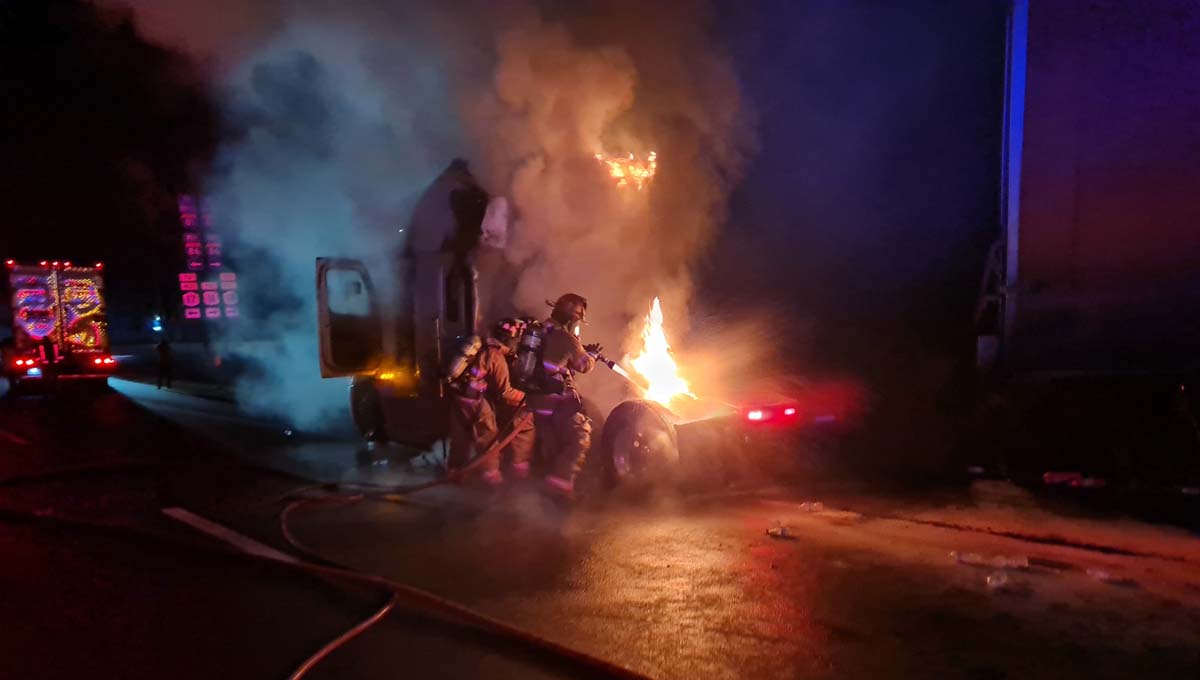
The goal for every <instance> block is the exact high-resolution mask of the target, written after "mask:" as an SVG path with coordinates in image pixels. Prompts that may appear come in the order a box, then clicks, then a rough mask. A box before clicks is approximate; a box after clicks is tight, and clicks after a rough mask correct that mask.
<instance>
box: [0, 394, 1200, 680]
mask: <svg viewBox="0 0 1200 680" xmlns="http://www.w3.org/2000/svg"><path fill="white" fill-rule="evenodd" d="M881 453H882V452H881ZM887 453H889V454H894V453H895V452H887ZM800 454H802V452H798V455H800ZM431 458H432V457H431ZM118 462H123V463H125V464H126V465H125V467H121V468H119V469H113V470H107V469H101V468H98V467H97V468H91V467H87V466H92V465H98V464H110V463H118ZM63 466H73V467H72V469H74V470H76V471H77V474H74V475H71V476H67V477H56V478H50V479H43V480H33V481H26V482H24V483H21V484H17V485H9V486H5V487H0V510H3V511H4V512H3V515H2V517H0V519H3V520H4V521H0V545H2V546H3V554H4V555H5V560H3V561H2V562H0V592H2V593H6V595H5V597H6V600H7V601H6V606H4V607H2V608H0V625H3V626H4V630H5V631H6V634H5V635H4V636H0V640H2V642H0V659H3V660H4V661H3V664H4V667H3V668H2V669H0V676H2V677H20V678H61V677H77V676H83V675H87V676H88V677H129V678H152V677H153V678H162V677H174V678H191V677H196V678H200V677H205V678H211V677H231V678H270V677H280V678H282V677H287V675H288V674H289V673H290V672H291V671H292V670H294V669H295V667H296V666H297V665H298V664H299V663H301V662H302V661H303V660H304V659H305V658H306V656H307V655H308V654H310V653H311V652H313V651H315V650H316V649H317V648H318V647H320V646H321V645H322V644H323V643H324V642H326V641H327V640H329V639H330V638H332V637H334V636H336V635H338V634H339V633H341V632H342V631H344V630H346V629H347V628H349V627H350V626H352V625H354V623H356V622H357V621H359V620H361V619H362V618H365V617H366V616H368V615H370V614H371V612H372V611H374V610H375V609H376V608H377V607H378V606H379V605H380V603H381V600H382V599H383V598H382V596H381V594H380V593H378V592H375V591H372V590H369V589H364V588H361V587H353V586H348V585H346V584H344V583H340V582H336V581H334V580H329V579H321V578H313V577H311V576H307V575H301V574H297V573H295V572H294V571H293V570H290V569H286V568H282V567H277V566H274V565H271V564H265V563H262V562H259V561H253V560H249V559H245V558H243V557H240V556H238V555H236V554H234V553H236V552H237V550H238V548H237V547H236V546H235V545H233V544H230V543H229V542H228V541H227V540H225V539H221V538H215V537H212V536H210V535H207V534H204V533H202V532H198V531H196V530H195V529H194V528H192V527H190V526H186V525H183V524H180V523H179V522H176V521H174V520H172V519H170V518H168V517H166V516H164V515H163V512H162V511H163V509H164V508H184V509H186V510H187V511H188V512H190V513H194V514H195V516H197V517H202V518H205V519H206V520H208V521H210V522H213V523H216V524H217V525H219V526H221V527H223V528H225V529H227V530H229V531H230V532H233V533H234V534H236V536H238V537H240V538H236V539H234V540H235V541H237V540H241V539H242V538H244V539H246V540H249V541H255V542H259V543H261V544H264V545H266V546H269V547H271V548H274V549H277V550H280V551H283V552H286V553H288V554H295V553H294V552H293V551H292V550H291V548H290V546H289V545H288V544H287V543H286V542H285V541H284V540H283V536H282V535H281V533H280V530H279V525H278V513H279V510H280V508H281V502H280V499H281V498H282V497H283V496H284V495H285V494H287V492H288V491H289V490H292V489H295V488H297V487H300V486H302V485H305V484H309V483H311V482H312V481H355V480H358V481H376V482H397V483H399V482H408V481H415V480H422V479H428V478H429V477H430V476H431V475H432V474H433V470H434V468H433V467H432V466H429V465H425V464H424V461H422V460H421V459H417V460H416V461H415V462H414V461H413V460H412V459H411V453H410V452H407V451H389V450H380V451H375V452H372V453H371V454H370V455H364V454H363V452H362V451H360V450H359V448H358V447H357V446H356V445H355V443H354V442H352V441H350V440H348V439H342V438H339V437H336V436H329V435H321V436H314V435H311V434H308V433H303V432H297V431H294V430H293V428H291V427H290V426H289V425H288V423H286V422H282V421H278V420H273V419H269V418H261V417H251V416H246V415H245V414H242V413H240V412H239V411H238V410H237V407H236V406H235V405H234V404H231V403H228V402H222V401H216V400H212V399H206V398H202V397H196V396H193V395H189V394H186V393H183V392H171V391H165V390H164V391H159V390H155V389H154V388H153V387H150V386H146V385H141V384H136V383H128V382H124V381H116V380H114V381H113V389H112V390H111V391H99V392H85V391H81V392H78V393H68V394H60V395H57V396H56V397H53V398H50V397H41V396H27V397H20V398H6V399H3V400H0V477H6V478H7V477H11V476H13V475H28V474H33V473H38V472H46V471H52V470H56V469H61V468H62V467H63ZM19 513H33V514H32V517H34V518H39V517H40V518H41V520H46V521H41V520H39V519H30V518H29V517H30V515H28V514H19ZM53 517H63V518H71V519H76V520H83V521H86V522H89V523H92V524H94V525H97V526H103V527H123V528H126V529H128V530H129V532H128V533H121V532H119V531H107V530H103V529H100V528H86V527H81V526H71V525H63V524H56V523H54V522H53V521H49V520H50V518H53ZM22 518H24V519H22ZM290 527H291V529H292V531H293V532H294V534H295V536H296V537H297V538H298V539H299V540H300V541H302V542H303V544H305V545H306V546H307V547H309V548H310V549H312V550H314V551H316V552H318V553H320V554H321V555H322V556H324V557H325V558H327V559H328V560H331V561H335V562H338V563H341V564H344V565H347V566H350V567H353V568H355V569H358V570H361V571H364V572H369V573H372V574H377V575H380V576H384V577H387V578H390V579H393V580H395V581H399V582H401V583H404V584H409V585H412V586H415V587H419V588H422V589H425V590H427V591H430V592H432V593H435V594H437V595H439V596H442V597H445V598H448V599H450V600H452V601H454V602H457V603H460V604H462V605H465V606H468V607H471V608H473V609H475V610H477V611H478V612H480V613H482V614H485V615H487V616H490V617H492V618H495V619H499V620H501V621H504V622H507V623H509V624H512V625H514V626H517V627H520V628H522V629H524V630H527V631H529V632H531V633H534V634H536V635H539V636H542V637H544V638H546V639H548V640H552V641H555V642H557V643H559V644H562V645H566V646H568V647H571V648H573V649H577V650H580V651H583V652H587V653H589V654H592V655H595V656H597V657H601V658H604V659H607V660H610V661H612V662H615V663H617V664H619V665H621V666H624V667H626V668H629V669H631V670H634V671H636V672H639V673H642V674H644V675H647V676H650V677H656V678H689V679H691V678H698V677H703V678H735V677H752V678H767V677H770V678H777V677H792V678H818V677H819V678H833V677H837V678H845V677H859V678H872V677H922V678H926V677H967V678H1003V677H1012V678H1017V677H1020V678H1026V677H1047V678H1049V677H1056V678H1061V677H1087V678H1097V677H1113V678H1116V677H1135V676H1136V677H1197V676H1198V673H1200V651H1198V650H1200V540H1198V539H1197V537H1196V535H1194V534H1192V533H1189V532H1187V531H1185V530H1182V529H1177V528H1172V527H1168V526H1156V525H1150V524H1146V523H1142V522H1138V521H1134V520H1131V519H1127V518H1122V517H1116V516H1111V515H1106V516H1094V515H1089V514H1088V513H1084V512H1073V511H1071V509H1070V508H1063V507H1049V506H1047V505H1046V504H1045V503H1044V502H1043V501H1042V500H1041V499H1040V498H1038V497H1036V496H1035V495H1033V494H1030V493H1028V492H1027V491H1025V490H1022V489H1019V488H1016V487H1012V486H1011V485H1007V484H1005V483H1002V482H979V483H976V484H974V485H972V486H971V487H969V488H965V487H964V488H961V489H946V490H942V491H939V492H937V493H933V492H929V491H927V490H923V491H921V492H920V493H911V494H907V495H896V494H895V493H889V494H881V493H879V492H877V491H874V490H872V489H871V488H868V487H864V486H861V485H856V484H854V483H851V482H847V481H845V480H829V479H821V480H817V479H812V480H805V479H803V478H801V479H799V480H793V481H791V482H789V483H788V484H787V485H778V484H775V483H773V482H772V481H771V480H758V481H749V480H741V481H740V482H738V483H736V484H733V485H730V484H726V483H723V482H717V481H716V480H714V483H713V484H712V485H711V486H710V487H709V488H690V489H689V490H687V491H686V492H684V491H676V492H667V491H663V492H660V493H656V494H653V495H650V496H646V495H638V496H630V495H622V494H615V495H612V496H610V497H607V498H604V499H601V500H598V501H595V502H591V503H587V504H584V505H583V506H581V507H576V508H571V509H564V508H562V507H560V506H558V505H556V504H553V503H550V502H548V501H546V500H545V499H543V498H542V497H541V496H540V495H539V494H538V493H536V491H534V490H532V489H527V488H512V489H510V490H508V491H506V492H503V493H501V494H499V495H492V494H488V493H485V492H484V491H482V490H478V489H474V488H472V487H469V486H468V487H442V488H438V489H435V490H432V491H430V492H427V493H422V494H418V495H413V496H411V497H408V498H406V499H393V501H391V502H389V501H373V500H360V501H358V502H346V503H325V504H314V505H310V506H306V507H302V508H299V509H297V511H296V512H295V513H293V515H292V516H291V520H290ZM769 532H773V533H775V534H776V535H775V536H772V535H770V534H769ZM581 674H582V669H581V668H580V667H577V666H573V665H570V664H565V663H563V662H561V661H556V660H555V659H554V658H553V657H552V656H548V655H546V654H544V653H539V652H534V651H530V649H528V648H527V647H524V646H521V645H516V644H513V643H512V642H510V641H506V640H504V639H500V638H497V637H494V636H490V635H485V634H481V633H477V632H471V631H470V630H467V629H464V628H463V627H462V626H459V625H450V624H447V623H445V622H444V621H440V620H438V619H437V617H431V616H429V615H428V614H427V613H419V612H414V611H413V610H411V609H410V608H407V607H404V608H402V610H401V611H399V612H397V613H395V614H392V615H390V616H389V617H388V618H386V619H385V620H384V621H383V623H381V624H380V625H378V626H377V627H375V628H373V629H371V630H370V631H369V632H367V633H366V634H365V635H363V636H362V637H361V638H358V639H356V640H354V641H353V642H351V643H349V644H348V645H347V646H346V647H345V648H343V649H341V650H339V651H338V652H336V653H334V654H333V655H331V656H330V657H329V658H328V659H327V660H326V661H324V662H323V663H322V664H320V665H318V666H317V667H316V668H315V669H314V670H313V672H312V674H311V675H310V676H309V677H311V678H392V677H397V676H401V675H403V676H409V677H446V678H459V677H493V678H505V677H511V678H525V677H581Z"/></svg>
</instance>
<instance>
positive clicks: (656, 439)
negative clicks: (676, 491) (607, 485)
mask: <svg viewBox="0 0 1200 680" xmlns="http://www.w3.org/2000/svg"><path fill="white" fill-rule="evenodd" d="M600 451H601V453H602V455H603V457H604V463H605V466H606V468H607V471H608V477H609V479H610V481H612V482H613V483H615V484H620V485H622V486H624V485H631V484H632V485H642V484H654V483H658V482H662V481H665V480H666V479H669V478H671V477H673V476H674V475H675V468H676V466H677V463H678V462H679V439H678V437H677V435H676V432H675V425H674V424H672V422H671V420H670V417H669V413H668V412H667V411H666V409H664V408H663V407H661V406H659V405H658V404H656V403H654V402H649V401H626V402H623V403H621V404H619V405H618V406H617V407H616V408H615V409H613V411H612V413H610V414H609V415H608V419H607V420H606V421H605V424H604V433H603V436H602V437H601V439H600Z"/></svg>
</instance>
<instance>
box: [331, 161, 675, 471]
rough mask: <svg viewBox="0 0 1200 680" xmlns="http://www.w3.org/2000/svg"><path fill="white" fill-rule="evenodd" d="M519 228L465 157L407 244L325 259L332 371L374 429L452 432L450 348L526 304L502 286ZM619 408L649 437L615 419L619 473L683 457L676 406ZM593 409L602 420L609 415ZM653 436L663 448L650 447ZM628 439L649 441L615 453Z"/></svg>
mask: <svg viewBox="0 0 1200 680" xmlns="http://www.w3.org/2000/svg"><path fill="white" fill-rule="evenodd" d="M507 229H508V205H507V202H506V200H505V199H504V198H502V197H492V196H489V195H488V194H487V192H485V191H484V190H483V189H482V188H481V187H480V185H479V184H478V183H477V182H476V181H475V179H474V178H473V177H472V176H471V174H470V172H469V170H468V169H467V167H466V164H465V162H462V161H454V162H453V163H451V164H450V166H449V167H448V168H447V169H446V170H445V171H444V172H443V173H442V174H441V176H439V177H438V178H437V179H436V180H435V181H434V182H433V183H432V184H431V185H430V186H429V188H428V189H427V190H426V191H425V193H424V194H423V196H422V198H421V199H420V201H419V202H418V204H417V206H416V208H415V210H414V213H413V217H412V219H411V221H410V223H409V225H408V227H407V228H406V232H407V234H406V238H405V243H404V245H403V246H402V247H401V248H400V249H398V251H396V252H394V253H389V254H387V255H386V256H380V257H375V258H373V259H370V260H367V259H364V258H358V259H355V258H345V257H320V258H317V260H316V272H315V273H316V294H317V315H318V334H319V355H320V356H319V362H320V369H321V376H322V377H323V378H338V377H341V378H345V377H349V378H351V384H350V413H351V416H352V417H353V420H354V423H355V427H356V429H357V430H358V432H359V433H360V434H361V435H362V437H363V438H364V439H365V440H367V441H369V442H392V443H396V444H401V445H405V446H410V447H414V448H417V449H422V450H427V449H430V448H431V447H432V446H433V445H434V444H435V443H436V442H438V441H440V440H442V439H443V438H445V437H446V436H447V433H448V431H449V409H448V404H447V401H446V395H445V390H444V387H443V381H442V368H443V365H444V361H445V359H446V358H448V357H449V356H450V354H451V353H452V352H453V351H454V349H455V348H457V346H458V344H459V342H460V340H461V338H463V337H466V336H470V335H477V334H481V333H482V329H483V328H485V327H486V325H485V324H484V323H483V322H485V321H486V322H487V323H490V322H491V320H493V319H494V318H499V317H502V316H508V315H511V314H513V313H514V312H515V310H513V309H511V307H506V305H511V302H510V301H509V300H508V298H507V296H506V295H501V293H502V292H503V291H504V289H505V284H504V281H506V280H507V279H506V276H507V275H506V274H505V273H504V272H503V267H502V266H497V263H499V262H501V261H502V257H501V255H502V251H503V248H504V246H505V244H506V241H507ZM481 270H482V271H485V272H486V273H485V274H482V275H481ZM493 293H494V295H493ZM584 398H585V402H586V400H587V395H586V393H585V394H584ZM612 413H613V414H614V415H619V418H617V421H619V425H620V426H619V427H617V428H616V429H617V430H621V431H622V432H624V431H625V430H632V429H636V428H637V427H640V428H641V430H642V434H643V436H642V437H640V438H639V437H636V436H633V435H632V433H631V432H624V434H621V433H618V432H616V431H615V430H614V429H613V427H610V428H608V429H609V432H600V433H598V434H597V436H594V438H593V451H592V458H599V459H600V461H599V463H597V464H599V465H600V466H601V467H602V469H603V470H604V471H605V472H606V474H607V476H609V477H610V478H622V477H632V476H635V475H636V474H638V473H640V472H641V471H642V470H643V469H644V468H645V466H643V465H642V463H643V462H646V463H649V462H650V461H651V460H658V459H662V460H668V461H673V460H674V459H676V458H677V457H678V451H677V449H676V444H675V432H674V424H673V422H672V417H671V415H670V414H669V413H668V412H666V410H665V409H662V408H661V407H658V406H657V405H653V404H649V403H646V402H642V401H639V400H630V401H626V402H623V403H621V404H619V405H618V406H617V407H616V408H615V409H613V411H612ZM590 415H591V417H592V418H593V420H595V421H596V423H597V425H598V426H600V425H602V424H603V423H604V421H605V420H608V419H606V418H603V415H605V414H600V413H596V412H595V410H592V411H591V412H590ZM639 423H640V425H639ZM619 434H621V436H618V435H619ZM624 435H630V436H624ZM651 439H653V441H655V442H657V443H658V444H657V445H658V446H659V447H660V448H658V449H655V448H652V447H648V446H646V445H645V444H646V442H647V441H649V440H651ZM618 441H619V442H623V444H622V445H621V447H623V448H631V447H636V448H638V449H640V450H639V451H637V452H636V453H632V452H630V451H621V452H614V451H613V447H614V446H617V444H616V442H618ZM597 454H602V455H599V456H598V455H597ZM614 460H617V461H619V462H620V465H619V466H615V465H614V464H613V461H614Z"/></svg>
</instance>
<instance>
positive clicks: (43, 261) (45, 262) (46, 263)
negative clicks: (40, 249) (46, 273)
mask: <svg viewBox="0 0 1200 680" xmlns="http://www.w3.org/2000/svg"><path fill="white" fill-rule="evenodd" d="M38 264H40V265H42V266H43V267H45V266H46V265H48V264H50V263H49V262H47V261H45V260H42V261H41V262H39V263H38Z"/></svg>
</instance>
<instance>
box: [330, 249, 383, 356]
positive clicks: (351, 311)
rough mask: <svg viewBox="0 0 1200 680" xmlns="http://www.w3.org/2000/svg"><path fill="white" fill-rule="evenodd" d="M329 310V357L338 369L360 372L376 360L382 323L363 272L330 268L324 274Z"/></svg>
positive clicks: (380, 341) (380, 342)
mask: <svg viewBox="0 0 1200 680" xmlns="http://www.w3.org/2000/svg"><path fill="white" fill-rule="evenodd" d="M325 291H326V295H327V299H328V302H327V304H328V312H329V341H330V357H329V360H330V362H331V363H332V364H334V365H335V366H336V367H337V368H338V369H339V370H343V371H351V372H354V371H361V370H367V369H370V368H373V367H374V366H375V365H377V364H378V363H379V360H380V358H381V357H380V356H379V354H380V351H381V346H382V332H383V330H382V326H381V323H380V319H379V316H378V314H377V313H376V310H375V308H374V306H373V304H372V300H371V287H370V285H369V283H368V282H367V279H366V277H365V275H364V273H363V272H361V271H358V270H355V269H330V270H328V271H327V272H326V273H325Z"/></svg>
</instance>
